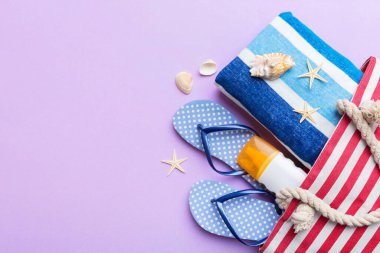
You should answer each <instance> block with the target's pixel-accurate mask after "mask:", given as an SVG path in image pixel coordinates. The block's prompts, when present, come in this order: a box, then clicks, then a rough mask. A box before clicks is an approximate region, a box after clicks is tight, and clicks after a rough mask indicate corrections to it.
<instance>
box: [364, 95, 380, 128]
mask: <svg viewBox="0 0 380 253" xmlns="http://www.w3.org/2000/svg"><path fill="white" fill-rule="evenodd" d="M359 110H360V111H361V112H362V115H363V118H364V119H365V120H366V121H367V122H368V123H369V124H371V123H376V124H380V101H379V100H376V101H373V100H366V101H364V102H363V103H362V104H361V106H359Z"/></svg>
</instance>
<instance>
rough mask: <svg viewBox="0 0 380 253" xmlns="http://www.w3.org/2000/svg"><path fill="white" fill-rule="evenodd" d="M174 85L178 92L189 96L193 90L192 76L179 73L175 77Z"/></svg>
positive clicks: (186, 73)
mask: <svg viewBox="0 0 380 253" xmlns="http://www.w3.org/2000/svg"><path fill="white" fill-rule="evenodd" d="M175 83H176V85H177V87H178V89H179V90H180V91H182V92H183V93H185V94H190V92H191V90H192V88H193V76H192V75H191V74H190V73H188V72H179V73H178V74H177V75H176V76H175Z"/></svg>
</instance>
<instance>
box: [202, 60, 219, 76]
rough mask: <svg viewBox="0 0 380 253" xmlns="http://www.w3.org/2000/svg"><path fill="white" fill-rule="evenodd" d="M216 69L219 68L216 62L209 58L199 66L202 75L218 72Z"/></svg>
mask: <svg viewBox="0 0 380 253" xmlns="http://www.w3.org/2000/svg"><path fill="white" fill-rule="evenodd" d="M216 69H217V66H216V62H215V61H213V60H211V59H208V60H206V61H204V62H203V63H202V64H201V66H199V73H200V74H201V75H202V76H211V75H213V74H215V73H216Z"/></svg>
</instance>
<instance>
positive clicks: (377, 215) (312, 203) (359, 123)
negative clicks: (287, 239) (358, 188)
mask: <svg viewBox="0 0 380 253" xmlns="http://www.w3.org/2000/svg"><path fill="white" fill-rule="evenodd" d="M337 108H338V111H339V112H340V113H341V114H344V113H345V114H346V115H347V116H348V117H349V118H350V119H351V120H352V123H353V124H354V125H355V127H356V129H357V130H358V131H359V132H360V134H361V137H362V139H363V140H365V142H366V143H367V145H368V147H369V148H370V150H371V153H372V156H373V159H374V161H375V162H376V164H378V165H380V142H379V141H378V140H377V138H376V136H375V134H374V132H373V130H372V128H371V125H372V124H373V123H375V124H380V101H379V100H377V101H373V100H368V101H364V102H363V103H362V105H361V106H359V107H357V106H356V105H355V104H354V103H351V102H350V101H348V100H347V99H344V100H338V102H337ZM292 199H297V200H299V201H301V203H300V204H299V205H298V206H297V208H296V210H295V211H294V212H293V214H292V216H291V218H290V220H291V221H292V222H293V224H294V231H295V233H298V232H300V231H303V230H308V229H310V228H311V226H312V222H313V217H314V215H315V212H319V213H320V214H321V215H322V216H323V217H326V218H328V219H329V220H330V221H332V222H336V223H339V224H341V225H346V226H350V227H362V226H369V225H371V224H375V223H379V222H380V208H378V209H376V210H374V211H372V212H370V213H366V214H360V215H355V216H353V215H348V214H345V213H342V212H339V211H338V210H336V209H334V208H332V207H330V205H328V204H327V203H326V202H324V201H323V200H322V199H320V198H319V197H317V196H316V195H315V194H314V193H312V192H310V191H308V190H305V189H302V188H299V187H297V188H287V189H283V190H281V191H280V192H278V193H276V202H277V204H278V205H279V206H280V207H281V208H283V209H286V208H287V207H288V206H289V204H290V202H291V200H292Z"/></svg>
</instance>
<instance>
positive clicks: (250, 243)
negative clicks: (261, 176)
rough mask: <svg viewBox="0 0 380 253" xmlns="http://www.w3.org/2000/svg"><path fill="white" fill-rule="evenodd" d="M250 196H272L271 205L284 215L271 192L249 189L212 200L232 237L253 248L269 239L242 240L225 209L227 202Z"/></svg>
mask: <svg viewBox="0 0 380 253" xmlns="http://www.w3.org/2000/svg"><path fill="white" fill-rule="evenodd" d="M249 194H264V195H268V196H270V197H271V199H272V201H271V202H270V203H273V204H274V206H275V208H276V212H277V213H278V214H279V215H281V214H282V212H283V210H282V209H281V208H280V207H279V206H278V205H277V203H276V201H275V199H276V196H274V195H273V193H271V192H268V191H265V190H260V189H248V190H242V191H236V192H231V193H228V194H226V195H223V196H221V197H219V198H217V199H212V200H211V203H214V204H215V205H216V208H217V210H218V212H219V214H220V216H221V217H222V219H223V221H224V223H225V224H226V226H227V228H228V230H230V232H231V233H232V235H233V236H234V237H235V238H236V239H237V240H238V241H239V242H241V243H242V244H244V245H247V246H251V247H253V246H260V245H263V244H264V243H265V241H266V240H267V239H268V237H264V238H262V239H260V240H254V241H248V240H244V239H242V238H240V236H239V235H238V234H237V233H236V231H235V229H234V228H233V226H232V225H231V222H230V220H229V219H228V217H227V214H226V212H225V210H224V207H223V203H224V202H226V201H227V200H230V199H234V198H238V197H243V196H246V195H249Z"/></svg>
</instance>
